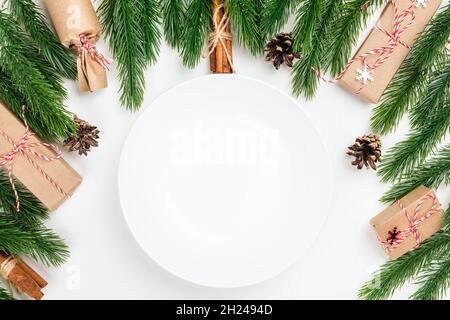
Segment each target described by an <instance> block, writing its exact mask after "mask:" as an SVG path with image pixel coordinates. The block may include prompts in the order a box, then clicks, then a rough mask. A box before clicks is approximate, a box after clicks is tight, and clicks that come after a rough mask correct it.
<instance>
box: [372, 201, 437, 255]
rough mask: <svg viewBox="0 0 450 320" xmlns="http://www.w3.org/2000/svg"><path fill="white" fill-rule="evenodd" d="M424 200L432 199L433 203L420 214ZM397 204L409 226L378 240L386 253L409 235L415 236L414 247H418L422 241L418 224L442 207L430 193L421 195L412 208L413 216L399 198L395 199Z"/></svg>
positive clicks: (394, 248)
mask: <svg viewBox="0 0 450 320" xmlns="http://www.w3.org/2000/svg"><path fill="white" fill-rule="evenodd" d="M426 201H432V202H433V205H432V207H431V208H430V210H428V211H427V212H425V213H424V214H422V215H421V216H420V210H421V209H422V206H423V204H424V203H425V202H426ZM397 205H398V206H399V207H400V209H401V210H402V211H403V213H404V215H405V216H406V218H407V219H408V222H409V227H408V228H406V229H404V230H400V231H399V232H398V233H397V234H396V237H395V239H387V240H380V243H381V244H382V245H383V247H384V249H385V250H386V252H387V253H391V252H393V251H394V250H396V249H397V248H398V247H399V246H400V245H401V244H402V243H403V242H404V241H405V240H406V239H407V238H409V237H410V236H414V237H415V238H416V246H415V248H416V247H418V246H419V245H420V244H421V243H422V237H421V236H420V232H419V225H420V224H421V223H422V222H424V221H425V220H427V219H428V218H430V217H431V216H432V215H434V214H436V213H439V212H442V207H441V206H440V204H439V202H438V200H437V198H436V196H435V195H434V194H432V193H429V194H427V195H425V196H424V197H422V199H421V200H420V201H419V203H418V205H417V207H416V209H415V210H414V216H413V217H411V216H410V215H409V214H408V211H407V210H406V208H405V207H404V206H403V204H402V203H401V202H400V201H399V200H398V201H397ZM419 216H420V218H419Z"/></svg>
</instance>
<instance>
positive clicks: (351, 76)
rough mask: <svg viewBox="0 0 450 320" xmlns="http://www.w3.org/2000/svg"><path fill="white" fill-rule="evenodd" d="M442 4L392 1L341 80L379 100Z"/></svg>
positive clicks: (367, 97) (438, 0)
mask: <svg viewBox="0 0 450 320" xmlns="http://www.w3.org/2000/svg"><path fill="white" fill-rule="evenodd" d="M441 3H442V0H391V1H390V2H389V4H388V5H387V6H386V8H385V10H384V11H383V13H382V14H381V17H380V19H379V20H378V22H377V24H376V26H375V28H373V30H372V32H371V33H370V34H369V36H368V37H367V39H366V41H365V42H364V43H363V44H362V46H361V47H360V49H359V50H358V52H357V53H356V55H355V56H354V57H353V59H352V60H351V61H350V63H349V64H348V65H347V67H346V68H345V69H344V71H343V72H342V73H341V75H340V76H339V77H338V79H339V80H340V83H341V84H343V85H344V86H345V87H347V88H349V89H350V90H352V91H353V92H355V93H357V94H358V95H360V96H361V97H362V98H364V99H365V100H367V101H368V102H371V103H377V102H378V101H379V100H380V98H381V96H382V95H383V93H384V91H385V90H386V88H387V86H388V85H389V83H390V82H391V80H392V78H393V77H394V75H395V74H396V73H397V70H398V69H399V68H400V65H401V64H402V62H403V60H405V58H406V56H407V55H408V53H409V52H410V50H411V47H412V45H413V43H414V41H415V40H416V39H417V37H418V36H419V35H420V33H421V32H422V31H423V30H424V29H425V27H426V25H427V23H428V22H429V21H430V20H431V18H432V17H433V15H434V14H435V13H436V11H437V9H438V8H439V6H440V5H441ZM361 10H366V8H365V7H363V8H361Z"/></svg>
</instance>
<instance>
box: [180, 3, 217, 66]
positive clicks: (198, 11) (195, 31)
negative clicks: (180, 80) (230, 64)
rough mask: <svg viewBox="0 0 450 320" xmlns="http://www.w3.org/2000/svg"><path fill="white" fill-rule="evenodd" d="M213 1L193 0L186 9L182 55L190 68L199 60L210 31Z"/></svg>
mask: <svg viewBox="0 0 450 320" xmlns="http://www.w3.org/2000/svg"><path fill="white" fill-rule="evenodd" d="M211 13H212V1H210V0H191V1H190V2H189V4H188V6H187V9H186V24H185V27H184V32H183V37H182V38H183V42H182V48H181V56H182V59H183V63H184V65H185V66H187V67H188V68H194V67H195V66H196V65H197V64H198V63H199V62H200V58H201V55H202V52H203V48H204V46H205V43H206V39H207V38H208V33H209V31H210V25H209V23H210V19H211Z"/></svg>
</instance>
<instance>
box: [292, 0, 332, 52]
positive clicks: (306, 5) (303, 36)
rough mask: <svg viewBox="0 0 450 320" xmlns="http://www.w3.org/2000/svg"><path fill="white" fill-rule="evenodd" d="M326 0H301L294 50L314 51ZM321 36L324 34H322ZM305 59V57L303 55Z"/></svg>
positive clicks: (293, 36) (296, 20) (294, 37)
mask: <svg viewBox="0 0 450 320" xmlns="http://www.w3.org/2000/svg"><path fill="white" fill-rule="evenodd" d="M325 1H326V0H299V5H298V6H297V10H296V18H295V26H294V30H293V31H292V38H293V39H294V42H293V44H292V50H293V51H294V52H301V53H302V55H305V54H308V53H312V54H314V51H315V49H316V47H317V40H318V39H319V38H318V37H317V31H318V29H320V25H321V22H322V16H323V13H324V10H325ZM320 36H323V34H321V35H320ZM302 59H303V57H302Z"/></svg>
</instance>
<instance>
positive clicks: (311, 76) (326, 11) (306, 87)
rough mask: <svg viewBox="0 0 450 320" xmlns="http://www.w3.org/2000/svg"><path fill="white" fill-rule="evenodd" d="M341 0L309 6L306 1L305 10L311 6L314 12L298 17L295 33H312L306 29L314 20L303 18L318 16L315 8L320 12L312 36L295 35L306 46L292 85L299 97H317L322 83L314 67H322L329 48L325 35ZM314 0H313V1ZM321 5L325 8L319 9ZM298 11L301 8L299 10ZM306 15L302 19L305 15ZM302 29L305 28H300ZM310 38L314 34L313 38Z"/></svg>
mask: <svg viewBox="0 0 450 320" xmlns="http://www.w3.org/2000/svg"><path fill="white" fill-rule="evenodd" d="M341 1H342V0H323V1H322V2H321V3H318V4H312V3H311V5H310V6H308V4H309V2H308V3H305V4H304V6H305V7H304V8H303V10H306V9H310V10H312V11H313V12H311V13H308V12H303V13H302V14H301V15H298V16H297V23H296V28H295V29H294V33H296V32H297V33H298V32H300V33H304V32H309V31H307V30H306V29H307V28H306V26H308V25H309V24H310V23H311V22H309V21H303V19H310V18H311V16H315V15H316V11H321V13H320V17H315V18H314V20H316V22H314V23H313V24H314V25H316V29H314V31H313V32H312V33H311V34H310V35H309V36H304V37H300V38H298V37H297V38H296V37H295V36H294V44H295V43H297V46H298V47H300V48H302V49H303V53H302V57H301V59H300V60H299V61H297V62H296V63H295V64H294V68H293V69H292V88H293V94H294V95H295V96H299V95H300V94H304V95H305V97H306V98H307V99H311V98H313V97H314V96H315V94H316V91H317V88H318V86H319V81H320V79H319V77H318V76H317V74H316V73H315V72H314V71H313V70H312V69H313V68H316V69H317V70H319V71H320V70H321V67H322V56H323V54H324V52H325V51H326V50H327V48H326V45H325V44H326V42H327V41H326V34H328V33H329V30H330V29H332V28H333V23H332V19H331V18H332V17H333V16H334V15H336V14H337V12H338V10H339V5H340V4H341ZM313 2H314V1H313ZM320 5H322V6H323V8H321V9H320V8H319V6H320ZM299 11H302V10H301V9H299ZM302 17H303V18H302ZM299 30H303V31H299ZM310 37H312V38H311V39H310Z"/></svg>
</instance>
